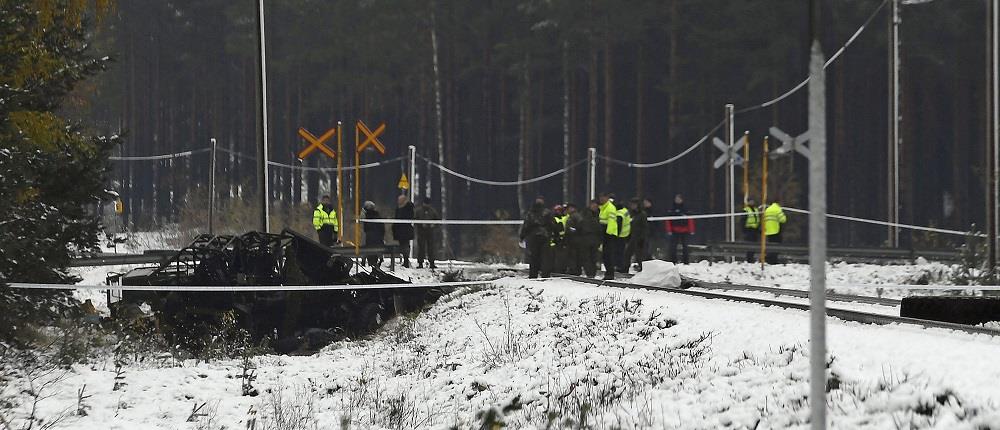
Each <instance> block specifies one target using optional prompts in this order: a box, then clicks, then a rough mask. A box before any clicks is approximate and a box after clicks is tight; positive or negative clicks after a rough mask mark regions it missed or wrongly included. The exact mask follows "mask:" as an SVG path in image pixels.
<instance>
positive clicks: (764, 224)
mask: <svg viewBox="0 0 1000 430" xmlns="http://www.w3.org/2000/svg"><path fill="white" fill-rule="evenodd" d="M743 212H744V218H743V240H744V241H747V242H751V243H753V242H758V241H760V240H761V233H763V235H764V236H765V238H766V240H767V242H768V243H781V242H782V234H781V226H782V224H784V223H785V222H787V221H788V217H787V216H785V211H784V210H783V209H781V205H780V204H779V203H778V201H777V199H775V201H772V202H771V204H770V205H760V206H757V203H756V202H754V200H753V199H752V198H748V199H746V201H745V202H743ZM761 214H763V219H762V217H761ZM755 255H756V252H754V251H752V250H751V251H747V255H746V257H747V263H753V262H754V261H756V259H755V258H754V256H755ZM778 258H779V257H778V253H777V252H775V251H770V252H767V255H765V256H764V260H765V262H767V264H778V262H779V260H778Z"/></svg>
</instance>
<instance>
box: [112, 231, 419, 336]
mask: <svg viewBox="0 0 1000 430" xmlns="http://www.w3.org/2000/svg"><path fill="white" fill-rule="evenodd" d="M351 251H353V248H352V249H351ZM382 252H384V250H382V249H375V248H373V249H365V248H362V255H361V257H364V256H365V255H367V254H374V253H379V254H380V253H382ZM366 253H367V254H366ZM352 257H354V255H353V252H351V254H350V255H347V254H346V253H344V252H342V251H339V250H337V249H335V248H330V247H327V246H324V245H321V244H320V243H318V242H316V241H314V240H312V239H311V238H308V237H306V236H304V235H302V234H300V233H297V232H295V231H293V230H288V229H286V230H283V231H282V232H281V233H279V234H272V233H261V232H256V231H253V232H249V233H246V234H243V235H239V236H234V235H207V234H203V235H200V236H198V237H196V238H195V239H194V241H192V242H191V244H189V245H188V246H186V247H184V248H183V249H181V250H179V251H177V252H176V253H175V254H174V255H173V256H172V257H170V258H169V259H167V260H165V261H164V262H163V263H161V264H158V265H154V266H149V267H142V268H137V269H133V270H131V271H129V272H126V273H122V274H113V275H111V276H109V278H108V281H109V285H121V286H139V285H143V286H145V285H149V286H184V285H188V286H216V285H217V286H220V291H217V292H216V291H204V292H202V291H198V292H187V291H184V292H179V291H124V292H123V293H122V297H121V299H120V300H119V301H117V302H116V303H115V304H114V305H113V306H112V312H113V314H114V316H116V317H118V318H123V319H128V318H131V317H133V316H135V315H139V314H143V312H141V311H140V310H139V307H140V306H141V305H142V304H143V303H145V304H148V305H149V309H150V311H151V313H152V314H153V316H154V317H155V323H156V324H157V326H158V327H159V329H160V330H161V331H163V332H164V333H167V334H169V335H170V336H173V337H174V340H176V341H177V342H178V343H180V344H184V343H191V342H190V340H191V339H197V338H199V337H200V336H204V335H205V334H207V333H206V332H210V331H211V330H216V329H217V327H218V326H219V325H220V324H221V323H222V322H223V321H224V320H225V319H226V318H230V319H232V318H234V319H235V322H236V324H238V325H239V327H241V328H243V329H245V330H246V331H247V332H248V333H249V334H250V336H251V338H252V339H255V340H260V339H270V340H272V341H273V342H274V347H275V348H276V349H277V350H278V351H282V352H287V351H292V350H296V349H299V348H303V347H304V348H307V349H315V348H318V347H321V346H323V345H325V344H326V343H329V342H330V341H333V340H336V339H338V338H342V337H346V336H351V335H355V334H361V333H367V332H370V331H371V330H373V329H374V328H376V327H377V326H378V325H379V324H381V322H382V321H384V320H386V319H388V318H389V317H390V316H391V315H392V314H393V313H394V312H397V311H401V310H405V308H407V307H413V306H415V305H416V306H419V305H420V304H423V303H425V302H427V301H428V300H433V299H435V298H436V292H434V291H403V290H401V289H392V288H386V289H359V290H318V291H254V292H245V291H244V292H233V291H225V290H224V288H221V287H224V286H234V285H236V286H244V285H250V286H278V285H372V284H400V283H407V282H408V281H405V280H403V279H400V278H398V277H396V276H395V275H393V274H391V273H389V272H385V271H382V270H380V269H378V268H367V267H365V266H360V265H359V266H357V267H355V265H356V262H355V259H354V258H352ZM355 269H357V270H355ZM352 272H353V274H352ZM187 346H191V347H196V345H193V344H192V345H187Z"/></svg>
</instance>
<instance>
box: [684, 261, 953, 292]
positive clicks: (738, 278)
mask: <svg viewBox="0 0 1000 430" xmlns="http://www.w3.org/2000/svg"><path fill="white" fill-rule="evenodd" d="M678 267H679V268H680V272H681V275H682V276H685V277H688V278H691V279H697V280H701V281H707V282H720V283H734V284H745V285H759V286H768V287H780V288H789V289H801V290H806V289H809V265H807V264H781V265H773V266H766V267H764V269H761V267H760V265H759V264H750V263H745V262H737V263H709V262H708V261H701V262H698V263H694V264H687V265H680V266H678ZM951 270H952V269H951V266H948V265H945V264H941V263H929V262H926V261H920V262H918V263H916V264H905V265H884V266H883V265H875V264H850V263H832V264H827V275H826V276H827V291H830V292H834V293H838V294H854V295H865V296H874V297H887V298H901V297H906V296H908V295H911V294H913V293H914V292H918V291H919V292H920V293H921V294H924V293H927V290H926V289H925V288H926V287H927V286H934V285H938V286H940V285H950V284H951V282H950V281H949V279H948V276H947V275H948V274H949V273H950V272H951Z"/></svg>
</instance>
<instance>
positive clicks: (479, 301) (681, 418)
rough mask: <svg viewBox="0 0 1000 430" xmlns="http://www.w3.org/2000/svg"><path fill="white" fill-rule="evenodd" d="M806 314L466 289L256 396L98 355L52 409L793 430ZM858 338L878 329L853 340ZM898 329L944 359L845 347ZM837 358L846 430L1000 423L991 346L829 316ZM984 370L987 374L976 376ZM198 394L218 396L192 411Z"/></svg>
mask: <svg viewBox="0 0 1000 430" xmlns="http://www.w3.org/2000/svg"><path fill="white" fill-rule="evenodd" d="M805 320H806V319H805V316H804V313H802V312H791V311H782V310H775V309H765V308H759V307H755V306H752V305H746V304H733V303H728V302H724V301H708V300H701V299H694V298H683V297H681V296H677V295H672V294H665V293H662V292H650V291H636V290H622V289H615V288H602V287H598V286H592V285H583V284H578V283H574V282H572V281H566V280H557V279H552V280H546V281H526V280H523V279H513V278H505V279H502V280H499V281H497V282H495V283H494V285H493V287H490V288H480V289H460V290H457V291H455V292H454V293H452V294H449V295H447V296H445V297H443V298H442V299H441V300H440V301H439V302H438V303H436V304H434V305H432V306H431V307H430V308H429V309H428V310H426V311H425V312H423V313H420V314H417V315H413V316H408V317H403V318H398V319H396V320H394V321H392V322H390V323H389V324H388V325H386V326H385V327H383V328H382V329H381V330H380V332H379V333H377V334H375V335H373V336H371V337H369V338H366V339H360V340H354V341H344V342H339V343H336V344H333V345H331V346H330V347H328V348H327V349H325V350H323V351H322V352H320V353H318V354H315V355H311V356H301V357H292V356H263V357H257V358H254V359H252V364H253V366H254V367H255V368H256V369H255V375H256V379H254V380H252V381H251V384H252V385H253V386H254V388H255V390H256V391H258V392H259V393H260V394H259V395H258V396H256V397H249V396H243V395H241V394H242V393H241V391H242V389H243V388H244V387H243V386H242V383H243V381H244V380H245V378H241V374H242V373H243V372H244V370H245V364H246V363H242V362H241V361H240V360H231V361H227V360H222V361H212V362H209V363H205V362H193V361H187V362H181V363H171V364H169V365H167V364H163V363H160V364H155V362H150V361H147V362H144V363H141V364H133V365H129V366H128V367H126V368H124V369H117V370H116V368H115V366H114V365H113V364H111V363H109V364H107V365H102V364H100V363H91V364H90V365H87V366H79V365H78V366H75V367H74V368H73V370H72V372H71V373H70V374H69V375H68V376H66V377H65V378H63V379H62V380H61V381H59V382H58V384H57V385H56V386H55V388H56V389H55V390H54V391H53V392H55V393H56V394H55V396H54V397H51V398H48V399H46V400H45V404H44V405H43V407H44V408H45V410H51V411H58V410H65V409H68V410H75V408H76V405H77V403H78V396H77V391H78V389H79V388H80V387H81V386H83V385H84V384H85V385H86V393H87V394H88V395H89V396H90V397H88V398H87V399H85V400H84V403H85V404H86V406H87V408H86V410H87V415H86V416H73V417H71V418H70V419H68V420H66V421H64V422H65V424H66V425H65V427H69V428H123V429H124V428H129V429H133V428H164V429H166V428H170V429H175V428H191V429H194V428H220V427H221V426H225V427H226V428H247V426H248V423H250V422H254V423H255V424H254V425H255V427H254V428H257V429H264V428H278V424H280V423H279V421H282V420H286V421H283V422H287V420H292V421H293V422H295V423H298V424H297V425H301V427H287V428H316V427H318V428H451V427H453V426H455V427H457V428H480V427H481V426H483V424H484V423H486V424H489V423H490V422H503V423H505V424H506V426H507V427H508V428H561V427H572V428H579V427H586V428H684V429H698V428H704V429H709V428H758V429H764V428H787V427H797V426H802V425H804V424H805V423H806V422H807V421H806V420H807V419H808V401H807V399H806V393H807V375H808V357H807V356H806V351H807V350H808V348H807V347H806V340H807V337H806V336H805V335H804V333H806V331H805V330H806V328H805ZM799 326H801V327H799ZM847 331H850V332H849V333H848V332H847ZM854 336H868V337H870V339H866V340H858V341H854V342H847V341H846V340H845V339H844V338H845V337H854ZM914 336H916V337H914ZM891 337H897V338H898V340H897V342H899V343H902V342H913V341H916V340H919V341H923V342H930V341H933V340H934V339H941V340H942V342H943V343H942V344H941V345H940V347H941V349H942V350H944V352H939V353H937V354H936V356H923V357H920V356H910V357H904V358H905V359H898V358H895V357H892V356H891V355H888V354H886V352H887V351H888V349H889V348H890V346H886V347H883V348H882V349H878V348H874V349H873V351H874V352H875V354H873V356H872V357H870V358H864V355H865V351H863V350H859V351H855V352H851V351H850V349H851V348H864V347H869V348H871V347H872V345H875V344H879V343H882V344H885V343H886V339H889V338H891ZM917 338H919V339H917ZM963 345H964V347H965V350H964V351H959V350H957V348H959V347H962V346H963ZM932 349H933V346H930V345H928V346H927V347H926V348H924V349H920V348H917V349H913V350H905V351H903V354H902V355H907V356H908V355H910V354H928V351H931V350H932ZM831 352H832V354H833V356H834V357H835V359H834V360H833V365H832V366H831V370H830V372H831V383H830V386H831V395H830V399H831V417H832V418H831V419H832V420H833V424H834V426H835V427H837V428H886V427H889V428H897V427H899V426H901V425H902V426H903V427H909V426H910V424H912V425H913V427H914V428H949V429H950V428H963V427H965V428H976V426H979V428H1000V426H998V424H1000V416H998V415H997V413H996V412H995V406H994V403H992V402H991V401H990V399H995V398H997V396H991V395H988V394H989V393H991V391H990V390H995V388H994V387H991V386H989V385H991V384H992V382H991V381H995V380H997V378H998V377H1000V375H998V374H995V373H996V372H995V371H994V372H993V373H991V372H990V371H988V367H984V366H988V364H987V363H986V362H987V361H991V360H989V359H988V357H990V356H991V355H979V356H978V357H977V358H972V357H971V356H972V355H974V354H991V353H992V354H994V355H992V356H996V355H995V354H996V353H997V352H1000V346H998V345H997V344H996V343H995V342H991V341H989V340H983V339H979V338H974V337H960V336H950V335H948V334H946V333H944V334H942V333H936V332H930V331H918V330H915V329H911V330H909V331H907V330H903V329H901V328H895V331H893V328H871V327H868V326H860V325H856V324H843V323H840V324H837V323H833V324H831ZM964 353H968V354H969V355H970V357H969V358H967V359H966V361H964V362H960V363H955V364H954V365H955V366H959V365H962V366H966V367H967V368H965V369H957V368H956V369H954V370H955V372H954V374H955V375H956V379H955V380H954V381H950V380H948V379H943V378H940V377H939V376H940V374H939V373H926V372H922V371H921V367H919V366H917V365H915V364H914V363H918V362H920V360H924V361H926V362H927V363H928V365H936V364H941V363H943V362H947V360H950V359H955V358H956V357H959V356H960V354H964ZM975 363H979V364H975ZM977 372H979V377H980V378H981V379H979V382H978V385H976V384H977V383H976V382H974V381H971V380H969V379H968V377H970V376H972V375H973V374H975V373H977ZM116 375H118V378H119V379H116ZM119 382H120V383H121V384H119ZM115 386H117V389H114V388H115ZM977 387H978V388H977ZM50 388H51V387H50ZM198 405H207V406H204V407H203V409H200V410H199V411H198V412H197V413H192V410H193V409H194V408H197V407H198ZM206 424H211V426H206ZM990 426H992V427H990ZM281 428H286V427H281ZM487 428H489V427H488V426H487Z"/></svg>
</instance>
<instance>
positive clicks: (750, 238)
mask: <svg viewBox="0 0 1000 430" xmlns="http://www.w3.org/2000/svg"><path fill="white" fill-rule="evenodd" d="M743 212H744V213H746V216H745V217H744V219H743V240H745V241H747V242H749V243H757V242H758V241H760V208H758V207H757V202H755V201H754V200H753V199H747V201H746V202H744V203H743ZM755 254H756V252H754V248H753V247H751V248H750V250H749V251H747V263H753V262H755V261H757V260H755V259H754V255H755Z"/></svg>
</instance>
